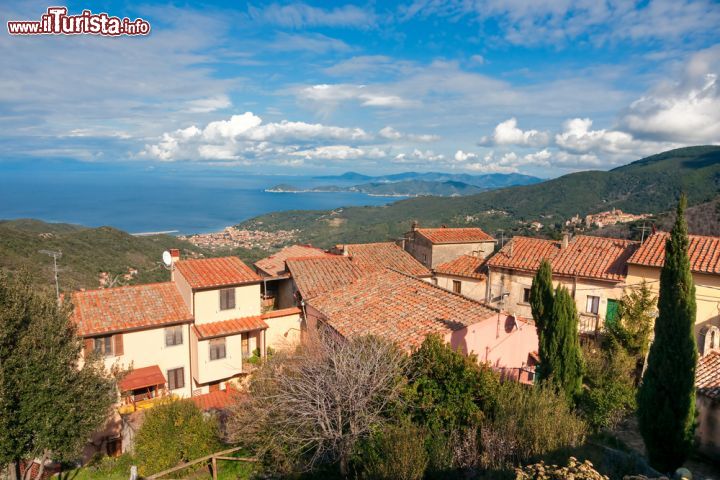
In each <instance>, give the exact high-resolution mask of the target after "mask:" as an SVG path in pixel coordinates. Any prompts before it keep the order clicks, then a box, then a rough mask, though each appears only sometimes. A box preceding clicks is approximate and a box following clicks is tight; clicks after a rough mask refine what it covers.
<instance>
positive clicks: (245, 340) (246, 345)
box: [241, 333, 250, 358]
mask: <svg viewBox="0 0 720 480" xmlns="http://www.w3.org/2000/svg"><path fill="white" fill-rule="evenodd" d="M241 348H242V357H243V358H250V334H249V333H243V334H242V341H241Z"/></svg>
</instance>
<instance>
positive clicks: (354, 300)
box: [308, 270, 497, 350]
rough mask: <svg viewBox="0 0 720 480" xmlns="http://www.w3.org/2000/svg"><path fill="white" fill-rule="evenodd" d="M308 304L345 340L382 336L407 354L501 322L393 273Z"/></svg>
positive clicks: (474, 304)
mask: <svg viewBox="0 0 720 480" xmlns="http://www.w3.org/2000/svg"><path fill="white" fill-rule="evenodd" d="M308 303H309V304H310V305H311V306H312V307H313V308H315V309H317V310H318V311H319V312H320V313H321V314H322V315H323V316H324V317H325V319H326V321H327V323H328V325H330V326H331V327H332V328H333V329H335V330H336V331H337V332H338V333H340V334H341V335H343V336H344V337H351V336H353V335H367V334H370V335H378V336H382V337H384V338H387V339H389V340H391V341H393V342H395V343H397V344H398V345H399V346H400V347H402V348H405V349H408V350H411V349H413V348H416V347H417V346H419V345H420V344H421V343H422V341H423V340H424V339H425V337H426V336H427V335H429V334H431V333H437V334H441V335H442V334H445V333H449V332H451V331H456V330H460V329H462V328H465V327H466V326H469V325H472V324H474V323H477V322H480V321H482V320H485V319H488V318H493V319H495V318H496V316H497V311H495V310H492V309H490V308H488V307H487V306H485V305H483V304H481V303H478V302H475V301H473V300H470V299H468V298H466V297H463V296H461V295H457V294H454V293H451V292H448V291H447V290H443V289H441V288H439V287H436V286H434V285H431V284H430V283H428V282H425V281H423V280H420V279H417V278H414V277H410V276H407V275H403V274H401V273H398V272H394V271H392V270H384V271H381V272H375V273H372V274H369V275H365V276H363V277H361V278H360V279H358V280H356V281H355V282H353V283H350V284H348V285H345V286H342V287H340V288H338V289H336V290H333V291H329V292H327V293H325V294H323V295H320V296H319V297H316V298H313V299H310V300H309V302H308Z"/></svg>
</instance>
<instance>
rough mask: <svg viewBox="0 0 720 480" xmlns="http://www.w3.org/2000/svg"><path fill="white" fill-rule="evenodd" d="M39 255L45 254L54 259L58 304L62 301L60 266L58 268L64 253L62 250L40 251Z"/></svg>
mask: <svg viewBox="0 0 720 480" xmlns="http://www.w3.org/2000/svg"><path fill="white" fill-rule="evenodd" d="M39 253H44V254H45V255H50V256H51V257H53V268H54V271H55V295H57V299H58V302H59V301H60V283H59V282H58V266H57V259H58V258H60V257H62V252H61V251H60V250H40V252H39Z"/></svg>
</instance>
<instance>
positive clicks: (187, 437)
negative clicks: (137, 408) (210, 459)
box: [135, 400, 221, 475]
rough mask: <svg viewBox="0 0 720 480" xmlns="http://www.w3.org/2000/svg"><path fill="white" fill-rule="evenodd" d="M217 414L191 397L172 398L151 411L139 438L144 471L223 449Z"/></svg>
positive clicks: (137, 445) (138, 453) (137, 450)
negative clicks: (206, 410)
mask: <svg viewBox="0 0 720 480" xmlns="http://www.w3.org/2000/svg"><path fill="white" fill-rule="evenodd" d="M220 447H221V444H220V440H219V433H218V423H217V420H216V419H215V417H212V416H209V417H206V416H205V415H203V412H202V411H201V410H200V409H199V408H198V407H196V406H195V404H194V403H193V402H192V401H190V400H168V401H165V402H163V403H160V404H159V405H157V406H155V407H153V408H152V409H150V410H147V411H146V413H145V419H144V421H143V423H142V426H141V427H140V430H139V431H138V433H137V435H136V437H135V457H136V459H137V461H138V467H139V470H140V473H141V474H143V475H150V474H153V473H157V472H160V471H162V470H165V469H168V468H171V467H174V466H175V465H177V464H179V463H180V462H188V461H191V460H194V459H196V458H200V457H203V456H205V455H208V454H210V453H213V452H215V451H217V450H219V449H220Z"/></svg>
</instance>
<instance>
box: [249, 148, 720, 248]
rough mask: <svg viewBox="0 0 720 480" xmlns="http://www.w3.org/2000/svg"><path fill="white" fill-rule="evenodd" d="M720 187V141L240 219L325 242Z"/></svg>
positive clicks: (511, 220) (661, 208)
mask: <svg viewBox="0 0 720 480" xmlns="http://www.w3.org/2000/svg"><path fill="white" fill-rule="evenodd" d="M719 187H720V147H718V146H698V147H688V148H681V149H676V150H671V151H668V152H664V153H661V154H658V155H653V156H651V157H647V158H644V159H642V160H638V161H636V162H633V163H631V164H628V165H625V166H623V167H620V168H616V169H614V170H610V171H585V172H578V173H573V174H569V175H564V176H562V177H559V178H556V179H553V180H548V181H545V182H542V183H537V184H534V185H524V186H515V187H509V188H504V189H500V190H492V191H489V192H483V193H479V194H476V195H469V196H465V197H452V198H437V197H421V198H414V199H409V200H402V201H399V202H395V203H393V204H391V205H388V206H384V207H349V208H342V209H336V210H334V211H286V212H278V213H272V214H268V215H262V216H260V217H256V218H254V219H251V220H248V221H246V222H243V223H242V224H241V226H242V227H244V228H257V229H262V230H275V229H286V230H289V229H300V230H301V231H302V234H301V239H302V240H303V241H307V242H312V243H314V244H317V245H321V246H325V245H331V244H333V243H341V242H349V241H356V242H359V241H380V240H390V239H395V238H399V237H400V236H401V235H402V234H403V233H404V232H405V231H407V229H408V226H409V223H410V221H411V220H418V221H419V222H420V223H421V224H422V225H425V226H438V225H441V224H446V225H448V226H459V225H479V226H481V227H482V228H484V229H486V230H488V231H489V232H491V233H494V232H495V230H496V229H498V228H503V229H511V228H514V227H517V225H518V222H529V221H532V220H538V221H540V222H542V223H543V224H546V225H547V224H548V223H561V222H563V221H564V220H566V219H568V218H570V217H571V216H573V215H575V214H580V215H585V214H588V213H595V212H600V211H604V210H608V209H611V208H613V207H616V208H620V209H622V210H623V211H626V212H630V213H660V212H665V211H668V210H670V209H672V208H673V206H674V205H675V202H676V200H677V198H678V195H679V193H680V192H681V191H684V192H686V193H687V195H688V198H689V202H690V205H694V204H698V203H702V202H705V201H709V200H711V199H713V198H714V197H715V196H717V195H718V189H719Z"/></svg>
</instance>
